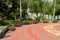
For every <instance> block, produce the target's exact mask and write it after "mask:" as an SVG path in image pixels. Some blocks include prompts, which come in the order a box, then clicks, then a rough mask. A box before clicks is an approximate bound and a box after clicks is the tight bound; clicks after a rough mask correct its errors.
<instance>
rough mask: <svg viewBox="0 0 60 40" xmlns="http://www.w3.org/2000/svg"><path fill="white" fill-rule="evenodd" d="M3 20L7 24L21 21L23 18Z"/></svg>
mask: <svg viewBox="0 0 60 40" xmlns="http://www.w3.org/2000/svg"><path fill="white" fill-rule="evenodd" d="M3 22H4V23H7V24H15V23H17V22H21V20H4V21H3Z"/></svg>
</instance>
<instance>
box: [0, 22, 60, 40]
mask: <svg viewBox="0 0 60 40" xmlns="http://www.w3.org/2000/svg"><path fill="white" fill-rule="evenodd" d="M47 25H54V29H56V30H59V31H60V23H55V24H53V23H45V24H43V23H39V24H30V25H23V26H22V27H17V28H16V30H15V31H14V32H10V33H7V34H6V35H7V36H8V37H5V38H3V39H0V40H60V35H58V36H56V35H54V34H51V33H49V32H47V31H46V30H44V27H45V26H47Z"/></svg>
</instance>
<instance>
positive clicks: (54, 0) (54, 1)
mask: <svg viewBox="0 0 60 40" xmlns="http://www.w3.org/2000/svg"><path fill="white" fill-rule="evenodd" d="M53 4H54V10H53V20H54V19H55V11H56V8H55V7H56V0H53Z"/></svg>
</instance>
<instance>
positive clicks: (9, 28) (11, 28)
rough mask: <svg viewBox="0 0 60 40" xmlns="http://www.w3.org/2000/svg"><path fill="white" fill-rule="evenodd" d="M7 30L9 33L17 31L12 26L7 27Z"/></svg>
mask: <svg viewBox="0 0 60 40" xmlns="http://www.w3.org/2000/svg"><path fill="white" fill-rule="evenodd" d="M7 30H8V31H14V30H15V26H13V25H12V24H8V25H7Z"/></svg>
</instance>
